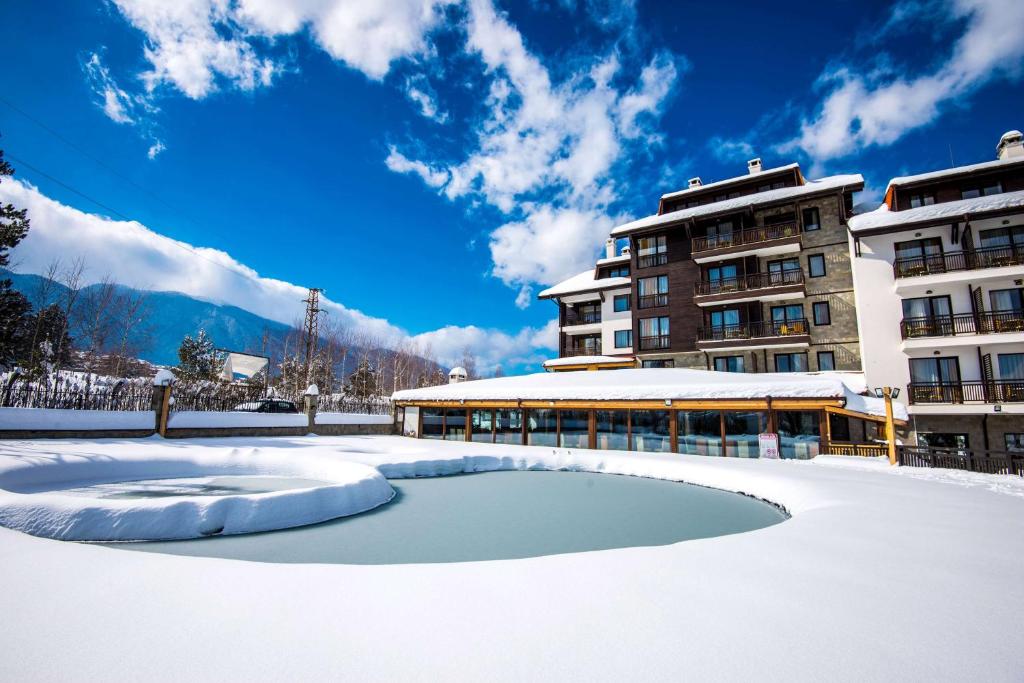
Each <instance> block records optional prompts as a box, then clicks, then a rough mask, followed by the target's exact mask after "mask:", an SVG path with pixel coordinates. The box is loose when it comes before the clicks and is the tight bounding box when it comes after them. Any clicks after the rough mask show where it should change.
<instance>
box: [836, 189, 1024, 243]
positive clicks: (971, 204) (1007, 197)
mask: <svg viewBox="0 0 1024 683" xmlns="http://www.w3.org/2000/svg"><path fill="white" fill-rule="evenodd" d="M1016 208H1024V190H1021V191H1018V192H1004V193H1002V194H993V195H989V196H987V197H975V198H974V199H961V200H959V201H955V202H944V203H942V204H932V205H930V206H919V207H917V208H916V209H907V210H906V211H890V210H889V207H888V206H887V205H885V204H882V205H881V206H879V207H878V208H877V209H875V210H874V211H869V212H868V213H862V214H860V215H858V216H854V217H852V218H851V219H850V220H849V221H848V222H847V224H848V225H849V226H850V232H852V233H855V234H856V233H858V232H866V231H868V230H875V229H878V228H888V227H892V226H897V225H913V224H917V223H928V222H932V221H941V220H949V219H958V218H961V217H963V216H964V215H965V214H970V215H973V214H979V213H985V212H989V211H1000V210H1005V209H1016Z"/></svg>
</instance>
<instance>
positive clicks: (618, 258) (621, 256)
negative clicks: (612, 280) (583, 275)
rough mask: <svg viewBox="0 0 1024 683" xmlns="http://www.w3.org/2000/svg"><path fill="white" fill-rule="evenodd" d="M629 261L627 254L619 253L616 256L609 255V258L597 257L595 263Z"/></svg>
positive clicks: (600, 264)
mask: <svg viewBox="0 0 1024 683" xmlns="http://www.w3.org/2000/svg"><path fill="white" fill-rule="evenodd" d="M628 261H629V254H619V255H618V256H611V257H609V258H599V259H597V265H599V266H604V265H607V264H609V263H627V262H628Z"/></svg>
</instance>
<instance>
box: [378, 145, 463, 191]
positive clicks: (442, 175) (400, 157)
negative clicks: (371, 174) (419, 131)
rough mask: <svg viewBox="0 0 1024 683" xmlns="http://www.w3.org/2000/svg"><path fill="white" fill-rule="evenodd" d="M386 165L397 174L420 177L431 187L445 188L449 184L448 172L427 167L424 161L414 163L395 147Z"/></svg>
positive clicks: (391, 150)
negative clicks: (409, 174) (410, 174)
mask: <svg viewBox="0 0 1024 683" xmlns="http://www.w3.org/2000/svg"><path fill="white" fill-rule="evenodd" d="M384 164H385V165H386V166H387V167H388V168H389V169H391V170H392V171H394V172H395V173H412V174H413V175H418V176H419V177H420V179H421V180H423V182H425V183H426V184H427V185H430V186H431V187H438V188H440V187H443V186H444V184H445V183H447V182H448V172H447V171H441V170H437V169H435V168H431V167H430V166H427V165H426V164H425V163H423V162H422V161H414V160H412V159H409V158H408V157H406V156H405V155H404V154H402V153H401V152H399V151H398V150H397V149H395V148H394V147H391V148H390V151H389V152H388V157H387V159H385V160H384Z"/></svg>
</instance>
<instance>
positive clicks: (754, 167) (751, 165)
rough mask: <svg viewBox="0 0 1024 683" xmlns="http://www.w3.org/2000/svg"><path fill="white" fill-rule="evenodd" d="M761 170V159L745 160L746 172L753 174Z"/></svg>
mask: <svg viewBox="0 0 1024 683" xmlns="http://www.w3.org/2000/svg"><path fill="white" fill-rule="evenodd" d="M760 172H761V159H760V158H758V159H751V160H750V161H748V162H747V173H749V174H750V175H754V174H755V173H760Z"/></svg>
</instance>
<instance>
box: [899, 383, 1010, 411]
mask: <svg viewBox="0 0 1024 683" xmlns="http://www.w3.org/2000/svg"><path fill="white" fill-rule="evenodd" d="M907 397H908V400H909V401H910V404H911V405H932V404H936V403H951V404H959V403H1024V380H1021V379H1010V380H989V381H983V382H911V383H910V384H908V385H907Z"/></svg>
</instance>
